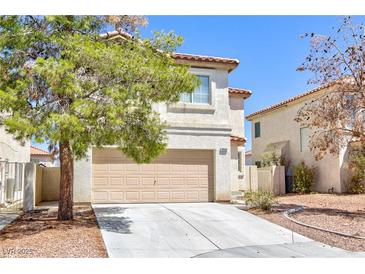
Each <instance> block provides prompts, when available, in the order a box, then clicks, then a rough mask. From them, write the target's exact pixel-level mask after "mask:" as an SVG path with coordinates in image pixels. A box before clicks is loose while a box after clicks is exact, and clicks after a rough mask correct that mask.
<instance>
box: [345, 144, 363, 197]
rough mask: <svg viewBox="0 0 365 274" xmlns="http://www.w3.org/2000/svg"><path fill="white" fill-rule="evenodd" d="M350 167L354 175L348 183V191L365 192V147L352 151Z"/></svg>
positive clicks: (354, 192)
mask: <svg viewBox="0 0 365 274" xmlns="http://www.w3.org/2000/svg"><path fill="white" fill-rule="evenodd" d="M350 169H351V173H352V177H351V179H350V181H349V183H348V184H347V191H348V192H349V193H351V194H362V193H365V148H364V147H363V148H360V149H358V150H355V151H353V152H352V153H351V156H350Z"/></svg>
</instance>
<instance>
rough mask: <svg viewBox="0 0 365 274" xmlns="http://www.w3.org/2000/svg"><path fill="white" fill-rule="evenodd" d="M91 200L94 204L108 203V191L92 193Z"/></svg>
mask: <svg viewBox="0 0 365 274" xmlns="http://www.w3.org/2000/svg"><path fill="white" fill-rule="evenodd" d="M93 200H94V201H95V202H104V201H108V200H109V199H108V191H93Z"/></svg>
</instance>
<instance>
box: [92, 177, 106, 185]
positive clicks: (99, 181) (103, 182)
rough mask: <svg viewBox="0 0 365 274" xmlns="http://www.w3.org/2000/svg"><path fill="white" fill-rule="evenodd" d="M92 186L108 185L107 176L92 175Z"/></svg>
mask: <svg viewBox="0 0 365 274" xmlns="http://www.w3.org/2000/svg"><path fill="white" fill-rule="evenodd" d="M93 185H94V187H105V186H107V185H108V177H94V179H93Z"/></svg>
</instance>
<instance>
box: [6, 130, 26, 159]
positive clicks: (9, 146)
mask: <svg viewBox="0 0 365 274" xmlns="http://www.w3.org/2000/svg"><path fill="white" fill-rule="evenodd" d="M0 161H9V162H21V163H25V162H29V161H30V146H29V141H26V142H23V143H21V142H19V141H17V140H15V139H14V138H13V135H11V134H9V133H7V132H6V131H5V128H4V127H0Z"/></svg>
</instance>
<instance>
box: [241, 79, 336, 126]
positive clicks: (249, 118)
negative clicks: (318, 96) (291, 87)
mask: <svg viewBox="0 0 365 274" xmlns="http://www.w3.org/2000/svg"><path fill="white" fill-rule="evenodd" d="M334 84H335V83H329V84H326V85H323V86H320V87H317V88H315V89H311V90H309V91H306V92H304V93H301V94H299V95H296V96H294V97H292V98H289V99H287V100H284V101H282V102H280V103H277V104H274V105H271V106H268V107H266V108H263V109H261V110H258V111H256V112H253V113H251V114H250V115H247V116H246V119H247V120H249V121H251V120H252V118H254V117H255V116H256V115H259V114H263V113H267V112H270V111H272V110H275V109H278V108H280V107H283V106H286V105H287V104H288V103H292V102H294V101H297V100H299V99H302V98H304V97H307V96H309V95H312V94H314V93H316V92H319V91H321V90H323V89H325V88H328V87H331V86H333V85H334Z"/></svg>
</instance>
